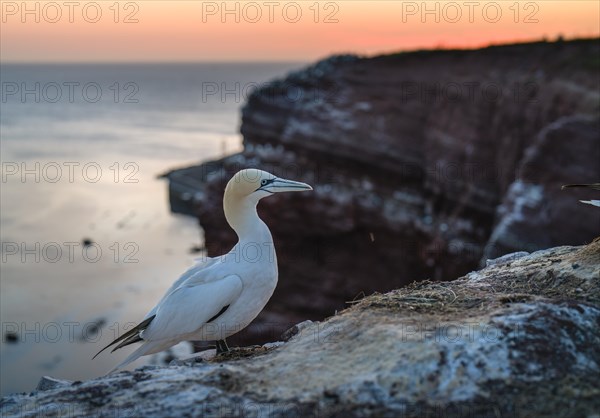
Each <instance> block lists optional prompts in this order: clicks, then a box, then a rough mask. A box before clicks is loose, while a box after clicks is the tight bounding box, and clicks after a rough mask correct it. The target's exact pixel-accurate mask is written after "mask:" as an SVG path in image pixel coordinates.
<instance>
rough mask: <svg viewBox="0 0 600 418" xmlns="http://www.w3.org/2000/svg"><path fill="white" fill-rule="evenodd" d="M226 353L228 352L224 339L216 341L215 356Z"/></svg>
mask: <svg viewBox="0 0 600 418" xmlns="http://www.w3.org/2000/svg"><path fill="white" fill-rule="evenodd" d="M228 352H229V346H228V345H227V341H225V339H222V340H218V341H217V355H219V354H223V353H228Z"/></svg>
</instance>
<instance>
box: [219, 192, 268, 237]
mask: <svg viewBox="0 0 600 418" xmlns="http://www.w3.org/2000/svg"><path fill="white" fill-rule="evenodd" d="M257 204H258V199H254V198H252V197H249V196H244V197H241V198H239V197H237V196H228V194H227V193H226V194H225V196H224V198H223V211H224V212H225V219H227V223H229V226H231V228H233V230H234V231H235V233H236V234H237V236H238V238H239V240H240V241H242V242H248V241H254V242H260V243H265V242H267V241H268V242H272V241H273V238H272V237H271V231H269V228H268V227H267V225H266V224H265V223H264V222H263V221H262V219H260V218H259V216H258V213H257V212H256V205H257Z"/></svg>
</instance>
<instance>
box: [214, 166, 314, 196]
mask: <svg viewBox="0 0 600 418" xmlns="http://www.w3.org/2000/svg"><path fill="white" fill-rule="evenodd" d="M303 190H312V187H310V186H309V185H308V184H306V183H301V182H299V181H292V180H286V179H282V178H279V177H277V176H274V175H273V174H271V173H267V172H266V171H262V170H257V169H255V168H248V169H245V170H241V171H238V172H237V173H236V174H235V175H234V176H233V177H232V178H231V180H229V183H227V187H226V188H225V196H229V197H237V198H244V197H250V198H253V199H256V200H257V201H258V200H260V199H262V198H263V197H265V196H270V195H272V194H274V193H279V192H301V191H303Z"/></svg>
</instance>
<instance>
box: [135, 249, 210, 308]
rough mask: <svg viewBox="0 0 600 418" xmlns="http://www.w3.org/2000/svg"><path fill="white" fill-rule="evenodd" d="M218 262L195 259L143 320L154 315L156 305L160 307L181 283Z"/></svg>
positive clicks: (203, 258)
mask: <svg viewBox="0 0 600 418" xmlns="http://www.w3.org/2000/svg"><path fill="white" fill-rule="evenodd" d="M218 260H219V258H217V257H214V258H212V257H200V258H196V259H195V261H196V263H195V264H194V265H193V266H191V267H190V268H189V269H187V270H186V271H185V273H183V274H182V275H181V276H179V278H178V279H177V280H175V282H174V283H173V284H172V285H171V287H169V290H167V291H166V292H165V294H164V295H163V297H162V298H161V299H160V301H159V302H158V303H157V304H156V306H155V307H154V308H152V309H151V310H150V312H148V313H147V314H146V316H145V317H144V319H148V318H150V317H151V316H152V315H155V314H156V309H157V308H158V305H160V304H161V303H162V302H163V301H164V300H165V298H166V297H167V296H168V295H169V294H171V293H172V292H173V291H174V290H175V289H177V288H178V287H179V286H181V284H182V283H183V282H185V281H186V280H188V279H189V278H190V277H193V276H199V273H201V272H202V271H204V270H205V269H207V268H209V267H210V266H212V265H213V264H215V263H216V262H217V261H218ZM200 277H208V276H206V275H200Z"/></svg>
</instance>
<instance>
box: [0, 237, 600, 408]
mask: <svg viewBox="0 0 600 418" xmlns="http://www.w3.org/2000/svg"><path fill="white" fill-rule="evenodd" d="M489 264H490V265H489V266H488V267H487V268H485V269H483V270H481V271H477V272H473V273H469V274H468V275H466V276H465V277H462V278H460V279H458V280H455V281H452V282H446V283H432V282H421V283H418V284H413V285H410V286H408V287H406V288H403V289H400V290H394V291H392V292H389V293H386V294H375V295H372V296H369V297H366V298H364V299H362V300H361V301H358V302H356V303H354V304H353V306H352V307H350V308H349V309H346V310H344V311H343V312H340V313H339V314H338V315H335V316H333V317H331V318H329V319H327V320H326V321H323V322H318V323H311V322H308V323H304V324H300V325H299V326H297V327H295V329H293V330H291V331H290V333H288V336H287V337H288V338H290V339H289V340H288V341H287V342H285V343H281V344H273V345H271V346H266V347H253V348H244V349H236V350H234V351H233V352H232V353H230V354H229V355H227V356H226V357H224V358H220V359H218V360H216V359H214V358H213V359H205V360H202V359H200V358H199V359H196V360H194V359H192V360H188V361H175V362H173V363H172V365H171V366H169V367H145V368H142V369H138V370H136V371H133V372H120V373H118V374H115V375H112V376H109V377H102V378H98V379H95V380H90V381H87V382H75V383H70V382H66V381H62V380H58V379H45V380H44V381H43V382H41V384H40V386H39V388H40V389H47V390H45V391H38V392H34V393H32V394H30V395H26V394H22V395H11V396H8V397H5V398H4V399H3V400H2V402H1V408H2V416H22V417H25V416H37V415H43V416H64V415H69V416H84V415H86V416H88V415H93V416H144V417H180V416H218V417H222V416H233V417H258V416H260V417H365V416H373V417H400V416H401V417H429V416H431V417H433V416H435V417H439V416H444V417H461V416H473V417H500V416H501V417H507V416H510V417H542V416H553V417H554V416H560V417H590V418H591V417H593V416H595V415H594V414H595V413H597V411H599V410H600V388H599V387H598V381H599V379H600V350H599V349H598V347H599V346H600V326H599V324H600V239H598V240H596V241H595V242H594V243H592V244H590V245H588V246H585V247H558V248H552V249H549V250H543V251H538V252H535V253H533V254H529V255H527V254H526V253H521V254H516V255H515V256H512V257H505V258H502V259H499V260H495V262H491V263H489ZM294 332H295V333H296V334H295V335H292V334H294Z"/></svg>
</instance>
